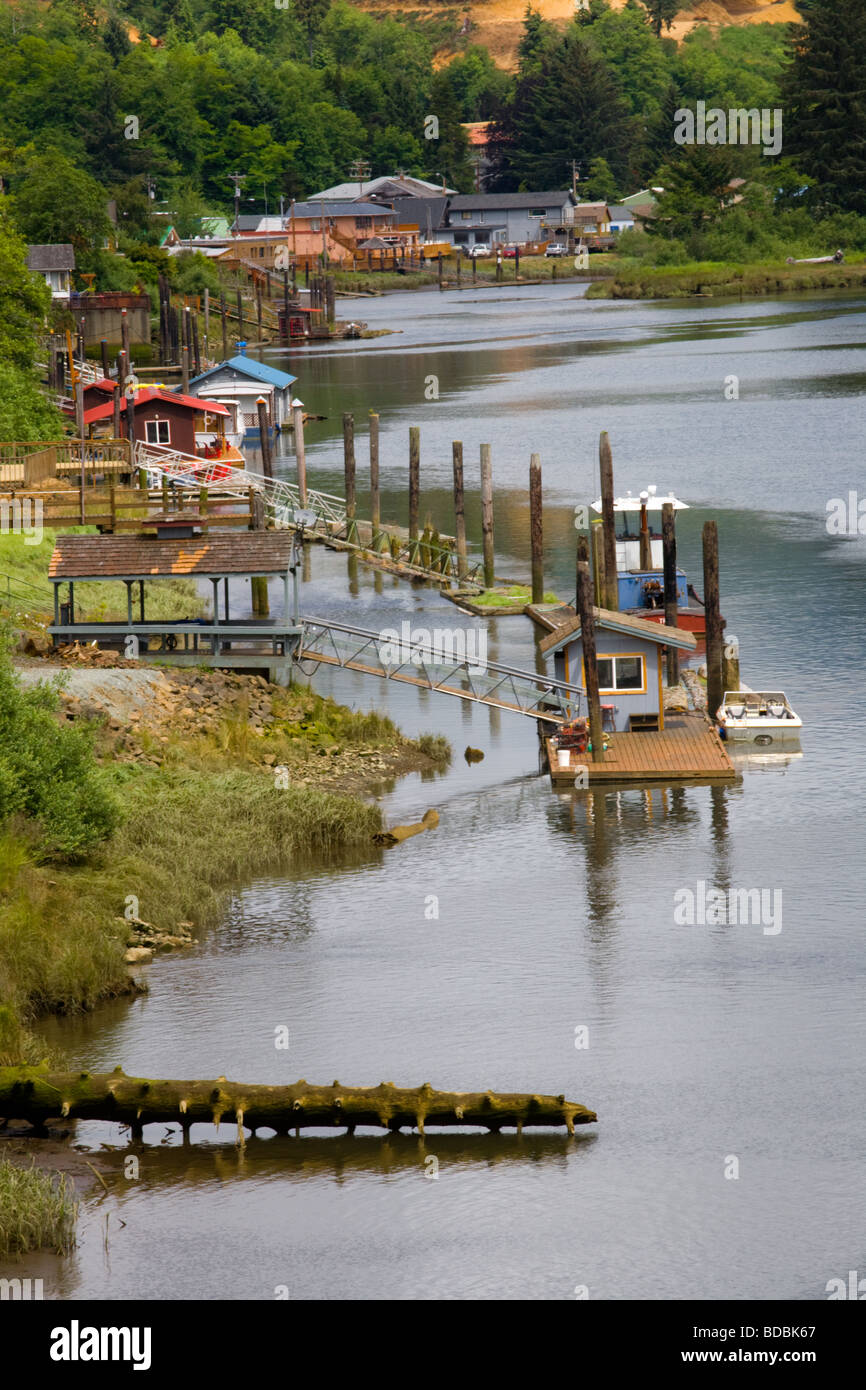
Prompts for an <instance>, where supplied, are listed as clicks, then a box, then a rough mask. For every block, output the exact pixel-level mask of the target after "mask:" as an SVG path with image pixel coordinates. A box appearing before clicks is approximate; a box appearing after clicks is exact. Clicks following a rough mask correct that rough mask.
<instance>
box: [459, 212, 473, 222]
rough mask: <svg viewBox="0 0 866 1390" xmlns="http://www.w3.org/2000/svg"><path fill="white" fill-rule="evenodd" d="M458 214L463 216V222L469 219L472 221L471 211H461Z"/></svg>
mask: <svg viewBox="0 0 866 1390" xmlns="http://www.w3.org/2000/svg"><path fill="white" fill-rule="evenodd" d="M460 216H461V217H462V218H463V221H464V222H471V221H472V213H471V212H461V214H460Z"/></svg>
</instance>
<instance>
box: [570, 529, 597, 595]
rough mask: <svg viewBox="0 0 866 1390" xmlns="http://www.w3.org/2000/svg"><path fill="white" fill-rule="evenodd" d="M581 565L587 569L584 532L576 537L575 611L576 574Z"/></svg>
mask: <svg viewBox="0 0 866 1390" xmlns="http://www.w3.org/2000/svg"><path fill="white" fill-rule="evenodd" d="M581 565H585V566H586V568H587V569H589V536H587V535H586V534H585V533H580V534H578V537H577V570H576V572H575V582H574V594H575V599H574V606H575V611H577V585H578V583H579V582H580V581H579V579H578V576H579V574H580V567H581ZM593 597H594V595H593ZM597 606H598V605H596V607H597Z"/></svg>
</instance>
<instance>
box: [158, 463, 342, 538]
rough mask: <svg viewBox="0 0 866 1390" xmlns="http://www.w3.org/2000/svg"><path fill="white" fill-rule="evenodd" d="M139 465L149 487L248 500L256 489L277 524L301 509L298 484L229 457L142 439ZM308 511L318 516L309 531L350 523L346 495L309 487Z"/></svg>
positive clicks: (290, 523)
mask: <svg viewBox="0 0 866 1390" xmlns="http://www.w3.org/2000/svg"><path fill="white" fill-rule="evenodd" d="M135 464H136V467H137V468H144V469H146V470H147V475H148V487H152V488H161V487H162V486H163V483H169V484H172V483H173V484H174V485H175V486H177V487H189V488H203V487H205V488H213V489H214V490H215V491H219V492H220V493H222V494H223V495H226V494H228V495H229V496H235V497H238V498H241V497H243V498H244V499H246V497H247V494H248V493H249V491H250V489H251V488H252V489H253V491H254V492H260V493H261V494H262V496H263V498H264V500H265V504H266V506H267V507H268V508H269V509H270V510H271V513H272V516H273V519H274V522H275V523H276V525H277V526H284V527H289V526H294V525H295V512H297V511H299V510H300V509H301V498H300V491H299V488H298V485H297V483H290V482H288V481H286V480H285V479H283V478H265V477H263V475H262V474H261V473H250V472H249V471H248V470H247V469H246V468H234V467H232V465H231V463H229V462H227V461H226V460H225V459H204V458H198V457H197V456H196V455H194V454H184V453H180V452H178V450H176V449H172V448H171V446H170V445H167V444H146V443H145V442H144V441H143V440H138V441H137V443H136V446H135ZM304 510H305V511H309V512H315V515H316V521H315V526H314V527H309V526H308V527H307V529H308V530H310V529H315V527H319V526H320V525H321V526H322V527H323V529H324V530H326V531H329V530H330V528H331V527H332V526H337V527H342V526H345V525H346V503H345V501H344V500H343V498H342V497H335V496H333V495H332V494H331V493H328V492H319V491H317V490H316V489H315V488H308V489H307V500H306V504H305V507H304Z"/></svg>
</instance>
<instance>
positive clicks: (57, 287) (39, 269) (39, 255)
mask: <svg viewBox="0 0 866 1390" xmlns="http://www.w3.org/2000/svg"><path fill="white" fill-rule="evenodd" d="M27 269H28V270H32V271H33V272H34V273H35V274H37V275H41V276H42V277H43V279H44V280H45V283H46V285H47V286H48V288H49V289H50V290H51V297H52V299H66V300H68V299H69V295H70V292H71V290H72V278H71V277H72V271H73V270H74V269H75V248H74V247H73V246H71V245H70V244H69V243H68V242H60V243H59V244H55V245H44V246H28V247H27Z"/></svg>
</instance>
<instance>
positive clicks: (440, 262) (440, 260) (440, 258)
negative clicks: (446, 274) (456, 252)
mask: <svg viewBox="0 0 866 1390" xmlns="http://www.w3.org/2000/svg"><path fill="white" fill-rule="evenodd" d="M436 259H437V261H438V262H439V288H440V290H443V289H444V288H445V286H444V284H443V281H442V252H441V251H440V252H439V255H438V256H437V257H436Z"/></svg>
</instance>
